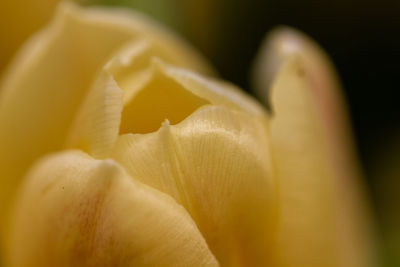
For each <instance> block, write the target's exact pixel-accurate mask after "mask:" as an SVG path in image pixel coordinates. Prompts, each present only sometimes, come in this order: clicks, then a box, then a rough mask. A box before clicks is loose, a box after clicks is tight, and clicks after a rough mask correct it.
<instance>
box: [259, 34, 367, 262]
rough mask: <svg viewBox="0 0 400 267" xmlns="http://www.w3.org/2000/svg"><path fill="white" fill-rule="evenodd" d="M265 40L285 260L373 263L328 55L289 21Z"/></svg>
mask: <svg viewBox="0 0 400 267" xmlns="http://www.w3.org/2000/svg"><path fill="white" fill-rule="evenodd" d="M263 47H264V49H265V50H262V52H261V54H260V58H259V61H258V62H257V63H256V64H257V65H256V69H255V76H254V77H255V78H256V81H255V85H256V86H257V90H258V93H259V95H260V96H262V97H264V98H263V99H264V100H265V101H267V99H266V97H267V96H268V95H269V99H270V103H269V104H270V105H271V109H272V113H273V117H272V119H271V142H272V153H273V156H274V158H273V160H274V162H275V164H276V167H277V173H278V181H279V188H280V205H281V207H280V208H281V210H280V214H281V221H280V224H279V228H280V229H279V232H278V244H277V245H278V255H279V257H280V261H281V264H282V266H296V267H299V266H310V267H313V266H315V267H317V266H332V267H333V266H349V267H350V266H360V267H362V266H373V265H374V263H375V262H374V256H375V255H374V251H373V249H372V241H371V232H370V230H371V229H370V228H369V227H370V223H369V217H368V215H367V213H366V210H365V203H363V201H364V199H363V196H362V194H361V192H360V189H361V186H360V185H359V184H358V182H359V180H358V179H359V173H358V169H357V165H356V160H355V157H354V151H352V145H351V143H350V138H349V133H348V125H347V121H346V117H345V112H344V111H343V110H344V105H343V103H342V99H341V98H340V95H339V91H338V84H337V82H336V80H335V77H334V76H333V71H332V70H331V67H330V65H329V64H328V59H327V58H326V56H325V54H324V53H323V52H321V51H320V49H319V48H318V47H317V46H316V45H315V44H314V43H313V42H312V41H310V40H308V39H307V38H306V37H304V36H303V35H301V34H299V33H297V32H295V31H292V30H289V29H281V30H277V31H275V32H273V33H272V34H271V36H270V39H267V42H266V43H265V44H264V46H263ZM276 72H278V76H277V78H276V80H275V81H274V83H273V84H272V86H271V87H270V85H271V77H272V75H274V74H275V73H276ZM263 74H264V75H263ZM269 88H270V90H271V91H269Z"/></svg>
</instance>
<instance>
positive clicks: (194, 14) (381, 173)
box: [88, 0, 400, 267]
mask: <svg viewBox="0 0 400 267" xmlns="http://www.w3.org/2000/svg"><path fill="white" fill-rule="evenodd" d="M88 2H89V3H90V4H102V5H111V6H125V7H130V8H134V9H137V10H140V11H143V12H144V13H147V14H149V15H151V16H152V17H154V18H156V19H157V20H159V21H161V22H162V23H163V24H167V25H169V26H171V27H172V28H174V29H175V30H176V31H178V32H179V33H181V34H182V35H183V36H185V37H186V38H187V39H188V40H189V41H190V42H191V43H192V44H193V45H195V46H196V47H197V48H198V49H199V50H200V51H201V52H202V53H203V54H204V55H206V56H207V57H208V58H209V59H210V61H211V62H212V63H213V64H214V65H215V66H216V67H217V69H218V71H219V72H220V74H221V76H222V77H223V78H224V79H227V80H230V81H232V82H234V83H236V84H238V85H240V86H241V87H242V88H243V89H244V90H246V91H251V90H250V86H249V84H250V83H249V79H248V77H249V69H250V66H251V63H252V60H253V58H254V56H255V54H256V52H257V49H258V46H259V45H260V42H261V40H262V39H263V37H264V35H265V33H266V32H267V31H269V30H271V29H272V28H273V27H275V26H278V25H282V24H284V25H289V26H293V27H296V28H298V29H300V30H302V31H304V32H305V33H307V34H308V35H309V36H311V37H312V38H314V39H315V40H316V41H317V42H318V43H319V44H320V45H321V46H322V47H324V48H325V50H326V51H327V52H328V54H329V55H330V56H331V58H332V60H333V62H334V63H335V65H336V67H337V70H338V72H339V75H340V77H341V79H342V82H343V85H344V90H345V95H346V97H347V101H348V104H349V109H350V113H351V115H352V122H353V127H354V134H355V137H356V140H357V143H358V144H357V145H358V150H359V154H360V157H361V161H362V164H363V168H364V170H365V173H366V179H367V181H366V182H367V184H368V188H369V191H370V192H369V193H370V194H371V196H372V202H373V208H374V212H375V214H376V217H377V225H378V228H379V232H380V236H381V240H382V241H383V242H382V246H381V250H382V259H383V261H384V263H383V266H386V267H399V266H400V104H399V100H398V99H399V98H398V89H400V86H399V85H398V82H399V74H400V73H399V72H400V63H399V62H400V61H399V60H400V57H399V54H400V53H399V48H400V1H398V0H393V1H391V0H380V1H372V0H353V1H349V0H336V1H320V0H265V1H261V0H258V1H256V0H89V1H88Z"/></svg>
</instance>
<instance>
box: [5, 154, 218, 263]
mask: <svg viewBox="0 0 400 267" xmlns="http://www.w3.org/2000/svg"><path fill="white" fill-rule="evenodd" d="M14 215H15V216H14V217H13V224H12V225H13V227H12V230H11V234H10V241H9V247H8V249H9V254H8V255H9V259H8V260H9V266H218V262H217V261H216V260H215V258H214V256H213V255H212V254H211V253H210V251H209V249H208V247H207V244H206V242H205V240H204V239H203V237H202V236H201V234H200V232H199V231H198V229H197V227H196V225H195V223H194V222H193V221H192V219H191V218H190V216H189V215H188V214H187V212H186V211H185V210H184V209H183V208H182V207H181V206H180V205H178V204H177V203H176V202H175V201H174V200H173V199H172V198H171V197H169V196H167V195H166V194H163V193H161V192H159V191H157V190H154V189H152V188H149V187H147V186H145V185H143V184H141V183H139V182H137V181H135V180H134V179H133V178H132V177H130V176H129V175H128V174H127V173H126V172H125V171H124V170H123V169H122V168H121V167H120V166H119V165H118V164H117V163H116V162H114V161H113V160H110V159H107V160H94V159H92V158H91V157H89V156H88V155H86V154H84V153H82V152H79V151H69V152H64V153H62V154H56V155H52V156H49V157H46V158H45V159H42V160H41V161H40V162H39V163H38V164H36V165H35V166H34V168H33V169H32V170H31V171H30V172H29V175H28V176H27V180H26V183H24V185H23V188H22V190H21V192H20V194H19V197H18V201H17V205H16V207H15V214H14Z"/></svg>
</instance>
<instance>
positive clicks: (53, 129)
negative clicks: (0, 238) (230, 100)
mask: <svg viewBox="0 0 400 267" xmlns="http://www.w3.org/2000/svg"><path fill="white" fill-rule="evenodd" d="M143 40H144V41H145V42H147V43H150V44H151V47H152V49H153V50H152V51H155V53H156V55H158V56H159V57H161V58H164V60H166V61H168V60H170V61H171V62H172V63H174V64H177V65H180V66H184V67H188V68H192V69H195V70H197V71H200V72H203V73H210V72H212V71H211V70H210V68H209V67H208V65H207V63H206V62H205V61H204V60H203V59H202V58H201V57H200V56H199V55H197V54H196V52H194V51H193V50H192V49H191V48H190V47H188V46H187V45H186V44H184V43H183V42H182V41H181V40H179V38H177V37H175V36H174V35H173V34H170V33H168V32H167V31H165V30H163V29H161V28H160V27H159V26H157V25H155V24H154V23H153V22H152V21H149V20H148V19H146V18H143V17H142V16H141V15H139V14H134V13H130V12H127V11H122V10H111V11H110V10H105V9H104V10H103V9H101V8H88V9H84V8H79V7H77V6H75V5H73V4H68V3H64V4H62V5H61V6H60V7H59V9H58V11H57V14H56V16H55V18H54V20H53V21H52V23H51V24H50V25H49V26H48V27H47V28H45V29H44V30H43V31H42V32H40V33H39V34H38V35H36V36H35V37H33V39H31V40H30V41H29V42H28V43H27V44H26V45H25V47H24V49H23V50H22V51H21V53H20V54H19V56H18V57H17V59H16V60H15V62H14V63H13V65H12V66H11V68H10V69H9V71H8V73H7V74H6V75H5V77H4V80H3V81H2V85H1V87H0V92H1V96H0V125H1V128H0V162H1V168H0V177H1V186H0V210H1V212H0V222H1V224H2V223H3V221H4V220H3V219H2V217H3V216H4V214H5V210H6V205H7V203H8V202H9V200H10V198H11V197H12V196H13V194H14V192H15V188H16V186H17V185H18V183H19V181H20V178H21V177H22V175H23V173H24V172H25V171H26V169H27V168H28V166H29V165H30V164H31V163H32V161H33V160H34V159H36V158H38V157H39V156H41V155H43V154H44V153H47V152H50V151H55V150H59V149H62V148H63V147H64V144H65V143H67V144H74V145H75V144H76V143H78V144H79V145H81V143H85V142H86V145H88V144H87V143H88V141H87V140H86V139H85V138H83V139H82V140H81V139H78V141H77V142H75V143H74V142H72V141H71V140H70V139H73V137H70V136H71V135H72V136H74V135H79V134H78V133H70V131H71V128H73V126H74V125H77V124H76V123H75V122H76V121H77V120H78V119H77V118H76V115H77V114H80V113H85V112H86V111H82V112H80V111H79V110H80V109H83V110H86V107H82V108H80V107H81V105H82V103H86V102H84V99H85V96H86V95H87V94H88V91H89V88H90V87H96V86H98V87H100V88H108V90H107V91H106V92H105V93H104V94H106V95H107V96H109V98H110V99H111V100H110V102H112V103H108V104H107V103H106V104H105V105H108V106H111V107H112V108H113V109H114V110H116V111H117V112H116V113H118V103H119V102H118V101H119V98H120V96H121V95H122V92H121V91H119V89H118V88H117V85H116V84H115V83H114V82H113V80H112V79H111V78H110V77H109V76H107V75H104V73H103V74H100V76H99V77H98V78H97V79H96V74H97V73H98V72H99V71H100V70H101V69H102V67H103V66H104V64H106V62H107V61H108V60H109V58H110V57H112V56H113V55H114V54H115V53H116V52H117V50H119V49H120V48H121V46H123V45H126V44H127V43H132V42H134V41H143ZM92 83H94V84H95V85H93V86H92ZM99 83H100V85H98V84H99ZM100 91H101V90H100ZM98 94H99V96H98V97H97V98H96V99H95V100H99V99H100V100H101V97H102V96H101V95H102V94H103V91H101V92H100V93H98ZM95 95H96V94H95ZM95 100H91V101H92V102H93V101H95ZM89 106H90V107H92V106H91V105H89ZM96 107H97V108H98V109H102V108H103V107H102V106H101V104H100V107H99V106H96ZM88 110H89V111H90V110H91V109H90V108H88ZM98 113H99V114H100V115H102V114H103V113H102V112H98ZM112 114H114V115H109V116H114V117H113V118H116V119H115V120H114V121H115V122H114V123H117V124H118V123H119V120H118V115H115V112H114V113H112ZM82 117H84V116H83V115H82ZM97 118H99V115H98V116H97ZM80 119H81V118H80ZM82 120H84V119H82ZM97 121H98V119H97ZM81 127H86V126H82V125H81ZM117 127H118V126H117ZM99 128H100V126H99ZM73 131H74V130H73ZM105 135H106V136H107V138H109V139H112V138H114V139H115V138H116V135H115V134H114V135H113V133H110V131H108V132H107V133H106V134H105ZM89 136H91V137H93V138H92V139H94V140H99V141H96V142H97V143H99V144H101V145H98V147H100V148H99V149H98V150H99V151H100V152H99V154H100V153H101V151H103V150H106V148H107V147H109V146H110V145H109V144H110V143H111V141H109V140H108V139H107V140H106V141H104V138H103V136H100V137H99V136H98V135H96V134H89ZM93 142H94V143H96V142H95V141H93ZM97 143H96V144H97ZM102 147H105V148H104V149H102ZM93 150H94V149H93Z"/></svg>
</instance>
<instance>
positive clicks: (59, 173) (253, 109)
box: [0, 3, 373, 267]
mask: <svg viewBox="0 0 400 267" xmlns="http://www.w3.org/2000/svg"><path fill="white" fill-rule="evenodd" d="M287 36H289V37H294V38H295V39H296V40H297V41H302V40H303V39H304V38H303V37H301V36H298V35H297V34H296V33H292V32H289V34H286V33H285V31H284V33H283V35H282V34H281V33H280V32H278V33H277V35H276V36H275V35H273V36H272V37H271V40H272V48H269V47H270V45H267V47H268V48H267V49H266V50H263V51H264V52H263V53H266V54H268V53H272V54H273V55H274V56H277V57H276V58H275V61H273V64H272V67H267V68H266V67H265V66H270V65H271V61H269V59H268V60H265V58H264V57H263V56H261V57H260V58H261V59H260V61H259V63H258V64H257V65H258V66H259V67H256V68H255V69H256V72H255V73H256V74H255V77H256V81H257V83H256V84H257V86H256V87H257V88H259V92H262V93H263V94H265V93H264V92H265V91H266V89H267V88H270V81H271V80H274V82H273V85H272V86H271V90H270V91H269V94H270V95H271V97H270V98H268V99H272V101H271V105H272V110H273V113H272V115H271V114H270V113H269V112H267V111H266V110H265V109H264V108H263V107H262V106H261V105H260V104H258V103H257V102H256V101H255V100H254V99H252V98H251V97H249V96H247V95H246V94H244V93H242V92H241V91H240V90H239V89H238V88H236V87H235V86H234V85H232V84H230V83H227V82H224V81H221V80H220V79H218V78H216V77H215V72H214V70H213V69H212V68H211V67H210V66H209V64H208V63H207V62H206V61H205V60H204V59H203V58H202V57H201V56H199V55H198V54H197V53H196V52H195V51H194V50H193V49H192V48H191V47H190V46H188V45H187V44H185V43H184V41H182V40H180V39H179V37H177V36H175V35H174V34H172V33H170V32H168V31H167V30H165V29H162V28H161V27H160V26H159V25H156V24H154V23H153V22H152V21H150V20H148V19H147V18H145V17H143V16H142V15H140V14H134V13H131V12H128V11H125V10H111V9H103V8H80V7H78V6H75V5H73V4H70V3H63V4H62V5H61V6H60V7H59V9H58V11H57V14H56V16H55V18H54V19H53V21H52V22H51V23H50V25H49V26H47V27H46V28H45V29H43V30H42V31H41V32H40V33H39V34H37V35H35V36H34V37H33V38H32V39H31V40H30V41H29V42H28V43H27V44H26V45H25V46H24V48H23V50H22V51H21V52H20V53H19V55H18V57H17V58H16V59H15V61H14V62H13V64H12V65H11V67H10V68H9V70H8V72H7V73H6V75H5V77H4V80H3V81H2V86H1V89H0V92H1V95H0V125H2V128H1V129H0V162H1V163H2V166H1V169H0V177H1V181H0V183H1V186H0V197H1V201H0V204H1V206H0V210H1V211H2V213H1V214H0V216H1V218H0V221H1V222H2V224H3V228H4V229H5V230H4V234H3V236H4V238H3V239H4V242H3V249H2V252H3V255H4V256H3V257H4V258H5V260H6V263H7V264H8V266H99V265H102V266H132V265H133V266H137V265H139V266H140V265H144V266H349V267H350V266H352V267H353V266H355V267H356V266H369V264H372V260H371V258H370V256H371V255H372V254H373V253H370V248H369V244H370V243H371V241H369V240H367V241H365V239H364V238H367V237H368V236H369V235H368V231H369V230H368V227H367V226H365V224H366V221H367V220H368V219H366V218H367V217H365V214H364V211H363V207H362V206H363V205H362V204H361V202H358V200H359V198H360V196H359V195H358V192H357V190H358V186H357V185H354V184H353V182H352V181H353V179H354V178H355V176H356V175H357V173H356V170H355V169H354V168H353V165H351V164H350V165H348V162H352V156H351V155H350V156H349V157H348V158H347V155H348V153H351V152H348V151H342V150H338V149H336V148H337V146H340V147H343V148H347V147H348V146H347V143H345V141H344V140H347V139H346V138H347V137H346V136H345V134H343V135H341V134H342V131H343V132H345V129H344V128H343V127H344V126H343V125H345V122H343V125H342V121H340V118H341V114H340V113H337V112H336V111H337V109H336V108H337V107H338V104H337V103H336V101H337V100H336V98H332V99H331V98H330V97H331V96H330V95H329V94H330V92H331V91H333V89H331V88H327V87H329V86H331V85H332V84H333V82H331V81H330V80H329V79H330V76H329V75H330V74H329V73H327V74H326V75H327V76H324V75H325V74H324V75H322V74H321V73H319V72H318V71H317V69H318V70H320V69H321V68H322V71H324V68H325V63H324V62H322V63H321V62H320V61H319V59H320V54H319V52H318V50H317V49H316V48H314V47H312V48H310V51H309V50H307V49H305V50H304V49H303V47H302V45H301V46H300V48H296V49H298V50H296V49H295V53H292V54H293V55H294V56H292V54H290V55H288V54H287V53H285V52H284V53H281V54H280V53H279V51H277V50H274V49H275V48H274V47H275V46H274V45H276V49H281V48H282V47H284V46H286V45H288V44H293V42H292V41H286V40H285V37H287ZM282 38H283V40H282ZM269 44H270V43H269ZM305 47H306V48H309V45H308V44H307V43H306V45H305ZM271 49H272V50H271ZM271 51H272V52H271ZM304 51H305V52H304ZM303 52H304V53H305V54H303ZM307 53H310V54H307ZM303 55H304V58H303ZM308 55H311V56H310V57H309V56H308ZM313 57H315V58H316V59H314V58H313ZM308 59H310V61H307V60H308ZM315 62H316V63H315ZM314 63H315V64H316V65H314ZM315 66H317V67H318V68H314V67H315ZM267 69H270V70H272V72H274V73H273V74H271V75H273V76H276V78H273V79H272V78H271V77H272V76H270V75H269V74H268V73H267V75H264V74H263V73H264V71H265V70H267ZM276 73H277V74H276ZM319 78H320V79H321V80H319ZM319 89H321V90H325V89H326V91H323V94H322V95H323V96H322V97H321V99H324V100H327V101H332V103H331V104H332V105H330V106H328V107H327V110H326V113H323V112H320V111H325V110H323V109H321V108H320V107H319V106H318V105H317V104H314V103H316V101H315V99H320V96H318V97H316V96H315V95H314V93H313V92H314V90H315V92H316V91H317V90H319ZM325 96H326V98H325ZM313 97H315V98H313ZM330 112H332V114H331V113H330ZM338 112H340V111H338ZM320 113H321V118H320V117H318V116H319V114H320ZM331 115H332V116H333V117H331ZM324 116H326V117H324ZM335 116H338V117H340V118H337V117H335ZM325 118H328V119H326V120H325ZM337 121H339V122H338V123H337ZM326 122H328V123H326ZM330 122H332V123H333V124H335V125H338V126H337V127H336V126H335V127H333V128H332V129H333V131H334V132H332V131H331V130H332V129H331V128H328V127H330V126H331V124H330ZM342 126H343V127H342ZM331 133H335V134H331ZM337 136H340V138H338V139H336V137H337ZM342 136H344V137H343V139H342ZM346 142H347V141H346ZM341 201H343V202H345V205H346V206H345V207H344V206H342V202H341Z"/></svg>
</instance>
